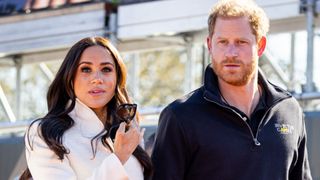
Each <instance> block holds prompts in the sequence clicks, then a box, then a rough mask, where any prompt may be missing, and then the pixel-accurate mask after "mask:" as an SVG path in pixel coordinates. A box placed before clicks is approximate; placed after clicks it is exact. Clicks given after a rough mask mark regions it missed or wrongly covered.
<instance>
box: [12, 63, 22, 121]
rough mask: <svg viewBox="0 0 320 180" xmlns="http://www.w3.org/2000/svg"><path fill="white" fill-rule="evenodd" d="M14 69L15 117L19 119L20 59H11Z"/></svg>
mask: <svg viewBox="0 0 320 180" xmlns="http://www.w3.org/2000/svg"><path fill="white" fill-rule="evenodd" d="M13 61H14V64H15V67H16V117H17V119H20V118H21V112H20V105H21V67H22V60H21V57H14V58H13Z"/></svg>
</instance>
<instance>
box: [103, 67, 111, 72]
mask: <svg viewBox="0 0 320 180" xmlns="http://www.w3.org/2000/svg"><path fill="white" fill-rule="evenodd" d="M111 71H112V68H109V67H104V68H102V72H111Z"/></svg>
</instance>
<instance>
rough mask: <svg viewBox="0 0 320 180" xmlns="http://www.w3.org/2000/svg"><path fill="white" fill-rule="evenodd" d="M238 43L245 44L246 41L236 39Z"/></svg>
mask: <svg viewBox="0 0 320 180" xmlns="http://www.w3.org/2000/svg"><path fill="white" fill-rule="evenodd" d="M238 44H240V45H241V44H247V41H238Z"/></svg>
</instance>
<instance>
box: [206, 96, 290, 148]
mask: <svg viewBox="0 0 320 180" xmlns="http://www.w3.org/2000/svg"><path fill="white" fill-rule="evenodd" d="M287 98H289V97H287ZM287 98H282V99H280V100H278V101H276V102H274V104H273V105H272V106H270V107H269V108H268V109H267V111H266V112H265V113H264V115H263V117H262V118H261V121H260V122H259V125H258V129H257V132H256V135H255V136H254V134H253V132H252V129H251V127H250V126H249V124H248V123H247V122H245V119H247V117H242V116H241V114H239V113H238V112H237V111H235V110H234V109H232V108H230V107H228V106H224V105H222V104H219V103H217V102H215V101H212V100H210V99H209V98H207V97H206V96H204V99H205V100H207V101H209V102H212V103H214V104H217V105H218V106H221V107H223V108H226V109H228V110H230V111H232V112H234V113H235V114H236V115H237V116H238V117H240V118H241V120H242V121H243V122H244V123H245V124H246V126H247V127H248V129H249V131H250V134H251V137H252V140H253V143H254V145H256V146H261V143H260V142H259V141H258V134H259V130H260V126H261V123H262V122H263V120H264V118H265V117H266V115H267V114H268V113H269V111H270V109H271V108H273V107H274V106H275V105H276V104H278V103H279V102H280V101H282V100H284V99H287ZM244 118H245V119H244Z"/></svg>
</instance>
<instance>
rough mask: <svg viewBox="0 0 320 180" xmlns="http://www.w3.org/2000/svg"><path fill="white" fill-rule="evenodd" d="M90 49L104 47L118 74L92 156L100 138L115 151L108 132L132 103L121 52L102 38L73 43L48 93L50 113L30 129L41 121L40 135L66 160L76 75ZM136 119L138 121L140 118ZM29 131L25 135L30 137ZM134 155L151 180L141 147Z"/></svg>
mask: <svg viewBox="0 0 320 180" xmlns="http://www.w3.org/2000/svg"><path fill="white" fill-rule="evenodd" d="M91 46H101V47H104V48H106V50H108V51H109V52H110V53H111V54H112V56H113V59H114V62H115V65H116V73H117V85H116V89H115V95H114V97H113V98H112V99H111V100H110V101H109V102H108V104H107V106H108V108H107V121H106V123H105V125H104V127H105V130H103V131H102V132H100V133H99V134H97V135H96V136H95V137H94V138H93V139H92V140H91V148H92V152H93V156H95V153H96V147H95V146H94V143H93V142H94V140H95V139H97V138H101V141H102V144H103V145H104V146H107V147H109V149H110V150H111V151H112V148H110V145H109V144H108V142H107V140H106V139H107V138H108V133H107V132H108V131H109V129H110V128H111V126H112V125H114V124H117V123H119V122H117V121H118V119H117V118H116V117H115V110H116V108H117V107H118V106H119V105H120V104H123V103H131V100H130V98H129V96H128V92H127V89H126V74H127V71H126V67H125V64H124V63H123V60H122V58H121V56H120V54H119V52H118V51H117V49H116V48H115V47H114V46H113V45H112V44H111V43H110V41H108V40H107V39H105V38H103V37H88V38H84V39H82V40H80V41H79V42H77V43H76V44H74V45H73V46H72V47H71V49H70V50H69V52H68V53H67V55H66V57H65V59H64V60H63V62H62V64H61V66H60V69H59V70H58V72H57V74H56V76H55V78H54V80H53V82H52V83H51V85H50V86H49V89H48V93H47V105H48V113H47V114H46V115H45V116H44V117H43V118H40V119H37V120H35V121H34V122H32V123H31V125H30V126H29V129H30V127H31V126H32V125H33V123H35V122H36V121H39V126H38V133H39V134H40V135H41V137H42V138H43V140H44V141H45V142H46V144H47V145H48V147H49V148H50V149H51V150H52V151H53V152H54V153H55V154H56V155H57V156H58V158H59V159H60V160H62V159H63V158H64V155H65V154H68V153H69V152H68V149H66V148H65V147H64V146H63V142H62V136H63V134H64V132H65V131H66V130H68V129H69V128H71V127H72V125H73V124H74V121H73V119H72V118H71V117H70V116H69V115H68V113H69V112H71V111H72V109H73V108H74V107H75V102H76V96H75V93H74V89H73V82H74V79H75V74H76V71H77V67H78V64H79V61H80V58H81V55H82V53H83V51H84V50H85V49H87V48H88V47H91ZM69 101H71V104H70V105H69V106H67V103H68V102H69ZM137 119H138V120H139V116H138V115H137ZM29 129H28V132H29ZM28 132H27V133H26V135H27V136H28ZM28 141H29V138H28ZM29 144H30V142H29ZM30 147H31V146H30ZM133 155H134V156H135V157H136V158H137V159H138V161H139V162H140V164H141V165H142V167H143V170H144V178H145V179H149V178H150V177H151V176H152V172H153V168H152V163H151V159H150V157H149V156H148V154H147V153H146V152H145V151H144V150H143V149H142V148H141V147H140V146H138V147H137V148H136V149H135V151H134V152H133ZM30 175H31V174H30V172H29V170H28V169H27V170H26V171H25V172H24V173H23V174H22V175H21V177H20V179H28V177H30Z"/></svg>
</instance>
